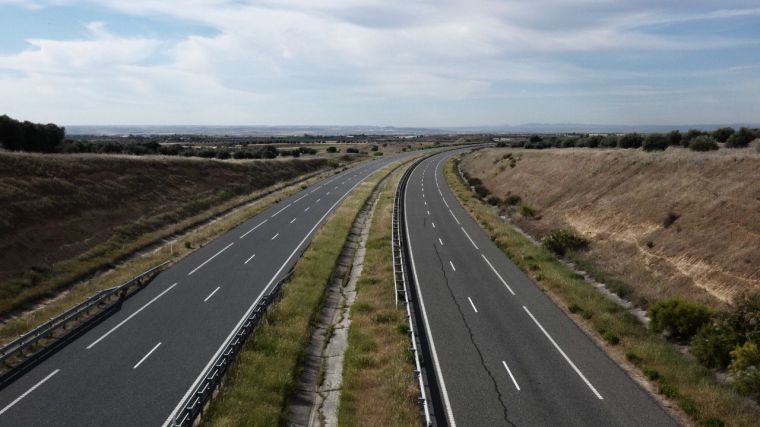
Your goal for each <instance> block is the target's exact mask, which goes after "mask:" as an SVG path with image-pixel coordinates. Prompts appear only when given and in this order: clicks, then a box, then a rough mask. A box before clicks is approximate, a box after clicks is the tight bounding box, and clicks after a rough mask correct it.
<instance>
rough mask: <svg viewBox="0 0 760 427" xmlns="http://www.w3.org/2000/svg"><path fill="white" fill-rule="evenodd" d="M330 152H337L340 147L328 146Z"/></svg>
mask: <svg viewBox="0 0 760 427" xmlns="http://www.w3.org/2000/svg"><path fill="white" fill-rule="evenodd" d="M327 152H328V153H337V152H338V149H337V148H336V147H327Z"/></svg>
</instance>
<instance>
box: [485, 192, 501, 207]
mask: <svg viewBox="0 0 760 427" xmlns="http://www.w3.org/2000/svg"><path fill="white" fill-rule="evenodd" d="M486 203H488V204H489V205H491V206H498V205H500V204H501V199H500V198H498V197H497V196H493V195H492V196H488V198H486Z"/></svg>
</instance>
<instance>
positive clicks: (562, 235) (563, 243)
mask: <svg viewBox="0 0 760 427" xmlns="http://www.w3.org/2000/svg"><path fill="white" fill-rule="evenodd" d="M541 245H542V246H543V247H545V248H546V249H548V250H550V251H552V252H554V253H555V254H557V255H565V253H566V252H567V251H577V250H582V249H586V248H588V240H586V239H585V238H584V237H583V236H580V235H578V234H576V233H575V232H573V231H570V230H555V231H552V232H551V233H549V234H547V235H546V237H544V239H543V241H542V242H541Z"/></svg>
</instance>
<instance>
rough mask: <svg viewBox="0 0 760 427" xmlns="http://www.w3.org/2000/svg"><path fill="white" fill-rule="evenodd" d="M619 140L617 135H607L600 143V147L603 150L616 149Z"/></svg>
mask: <svg viewBox="0 0 760 427" xmlns="http://www.w3.org/2000/svg"><path fill="white" fill-rule="evenodd" d="M618 140H619V138H618V137H617V135H607V136H605V137H604V139H602V141H601V143H599V146H600V147H602V148H615V147H617V146H618Z"/></svg>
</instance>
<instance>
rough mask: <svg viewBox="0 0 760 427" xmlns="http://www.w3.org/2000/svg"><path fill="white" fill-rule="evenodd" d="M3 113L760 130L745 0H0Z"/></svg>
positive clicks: (756, 36) (155, 120)
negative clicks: (740, 125) (731, 126)
mask: <svg viewBox="0 0 760 427" xmlns="http://www.w3.org/2000/svg"><path fill="white" fill-rule="evenodd" d="M0 114H8V115H10V116H11V117H14V118H18V119H23V120H31V121H37V122H55V123H58V124H63V125H75V124H79V125H85V124H93V125H97V124H101V125H106V124H114V125H119V124H125V125H127V124H140V125H150V124H175V125H183V124H188V125H189V124H196V125H381V126H429V127H455V126H484V125H508V124H512V125H516V124H524V123H589V124H592V123H593V124H622V125H644V124H650V125H679V124H721V123H758V122H760V2H758V0H736V1H735V0H717V1H711V0H710V1H708V0H678V1H667V0H629V1H625V0H572V1H571V0H531V1H525V0H465V1H459V0H417V1H415V0H318V1H315V0H261V1H245V0H230V1H227V0H166V1H160V0H100V1H94V0H93V1H77V0H29V1H27V0H0Z"/></svg>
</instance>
